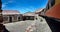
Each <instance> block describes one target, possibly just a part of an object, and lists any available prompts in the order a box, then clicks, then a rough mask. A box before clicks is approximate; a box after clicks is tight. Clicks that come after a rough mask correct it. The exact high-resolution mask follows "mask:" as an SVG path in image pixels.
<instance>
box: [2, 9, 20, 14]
mask: <svg viewBox="0 0 60 32" xmlns="http://www.w3.org/2000/svg"><path fill="white" fill-rule="evenodd" d="M2 14H3V15H12V14H20V12H19V11H17V10H3V11H2Z"/></svg>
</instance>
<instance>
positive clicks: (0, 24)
mask: <svg viewBox="0 0 60 32" xmlns="http://www.w3.org/2000/svg"><path fill="white" fill-rule="evenodd" d="M1 8H2V2H1V0H0V32H3V24H2V23H3V16H2V9H1Z"/></svg>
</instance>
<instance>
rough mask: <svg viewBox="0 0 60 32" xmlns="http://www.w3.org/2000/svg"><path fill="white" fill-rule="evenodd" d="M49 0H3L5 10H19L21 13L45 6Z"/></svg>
mask: <svg viewBox="0 0 60 32" xmlns="http://www.w3.org/2000/svg"><path fill="white" fill-rule="evenodd" d="M47 2H48V0H2V3H3V4H2V9H3V10H18V11H19V12H20V13H22V14H23V13H26V12H34V11H36V10H37V9H39V8H45V6H46V4H47Z"/></svg>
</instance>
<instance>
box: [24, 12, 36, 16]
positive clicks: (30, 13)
mask: <svg viewBox="0 0 60 32" xmlns="http://www.w3.org/2000/svg"><path fill="white" fill-rule="evenodd" d="M35 15H36V14H35V13H34V12H28V13H25V14H23V16H35Z"/></svg>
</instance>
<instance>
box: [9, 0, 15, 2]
mask: <svg viewBox="0 0 60 32" xmlns="http://www.w3.org/2000/svg"><path fill="white" fill-rule="evenodd" d="M14 2H16V1H15V0H9V1H8V3H14Z"/></svg>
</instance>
